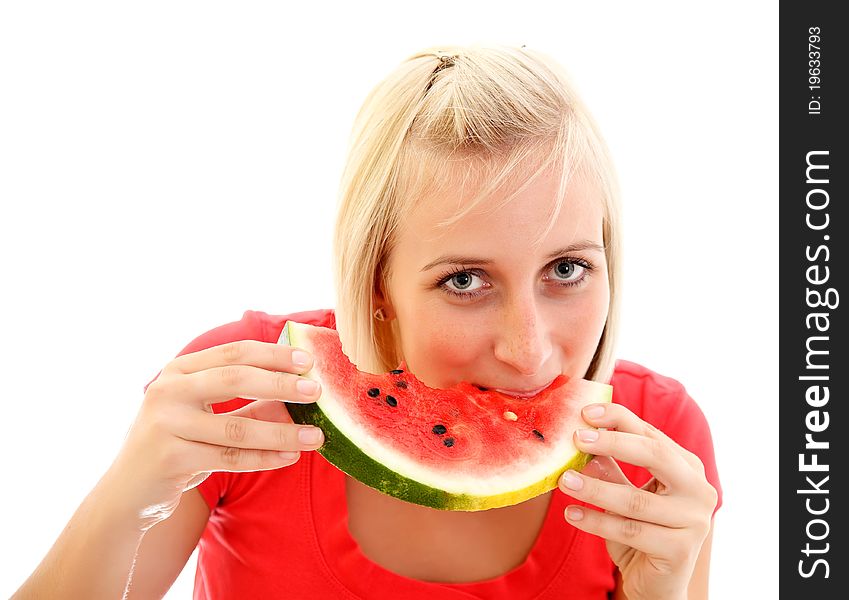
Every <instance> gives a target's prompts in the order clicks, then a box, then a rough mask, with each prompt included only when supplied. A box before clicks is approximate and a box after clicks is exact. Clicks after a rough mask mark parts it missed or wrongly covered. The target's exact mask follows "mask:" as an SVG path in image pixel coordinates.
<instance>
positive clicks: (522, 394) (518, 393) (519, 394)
mask: <svg viewBox="0 0 849 600" xmlns="http://www.w3.org/2000/svg"><path fill="white" fill-rule="evenodd" d="M553 381H554V380H553V379H552V380H551V381H549V382H548V383H546V384H545V385H543V386H541V387H538V388H534V389H531V390H507V389H503V388H487V387H484V386H481V385H478V386H477V387H478V389H481V390H483V391H486V390H492V391H493V392H499V393H501V394H505V395H507V396H513V397H514V398H530V397H531V396H536V395H537V394H539V393H540V392H542V391H543V390H545V389H546V388H547V387H548V386H550V385H551V384H552V382H553Z"/></svg>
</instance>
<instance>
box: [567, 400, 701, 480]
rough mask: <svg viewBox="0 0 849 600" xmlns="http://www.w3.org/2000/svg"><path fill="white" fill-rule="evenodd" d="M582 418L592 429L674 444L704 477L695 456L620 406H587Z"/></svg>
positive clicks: (699, 460) (699, 462) (697, 458)
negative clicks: (609, 430) (612, 431)
mask: <svg viewBox="0 0 849 600" xmlns="http://www.w3.org/2000/svg"><path fill="white" fill-rule="evenodd" d="M590 414H593V416H590ZM582 416H583V417H584V420H585V421H587V423H589V424H590V425H593V426H594V427H607V428H611V427H612V428H615V429H616V430H618V431H625V432H628V433H635V434H638V435H644V436H646V437H650V438H652V439H661V440H667V441H669V442H670V443H672V444H674V446H675V447H676V448H677V449H678V452H680V453H681V455H682V456H683V457H684V460H685V461H686V462H687V464H689V465H690V467H692V468H693V469H694V470H696V471H697V472H699V473H701V474H702V475H704V472H705V467H704V463H702V460H701V459H700V458H699V457H698V456H697V455H696V454H694V453H692V452H691V451H689V450H687V449H686V448H684V447H682V446H681V445H679V444H678V443H677V442H675V441H674V440H673V439H672V438H670V437H669V436H668V435H666V434H665V433H663V432H662V431H661V430H660V429H658V428H657V427H655V426H654V425H652V424H651V423H648V422H646V421H643V420H642V419H640V418H639V417H638V416H637V415H635V414H634V413H633V412H632V411H630V410H628V409H627V408H626V407H624V406H622V405H621V404H592V405H588V406H586V407H585V408H584V409H583V412H582Z"/></svg>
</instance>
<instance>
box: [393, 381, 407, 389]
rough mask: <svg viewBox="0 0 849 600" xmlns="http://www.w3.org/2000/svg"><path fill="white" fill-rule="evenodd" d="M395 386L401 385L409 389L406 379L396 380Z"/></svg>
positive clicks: (402, 387) (400, 386)
mask: <svg viewBox="0 0 849 600" xmlns="http://www.w3.org/2000/svg"><path fill="white" fill-rule="evenodd" d="M395 387H399V388H401V389H402V390H406V389H407V382H406V381H396V382H395Z"/></svg>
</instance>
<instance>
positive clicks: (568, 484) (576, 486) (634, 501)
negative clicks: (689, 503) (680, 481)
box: [559, 469, 689, 528]
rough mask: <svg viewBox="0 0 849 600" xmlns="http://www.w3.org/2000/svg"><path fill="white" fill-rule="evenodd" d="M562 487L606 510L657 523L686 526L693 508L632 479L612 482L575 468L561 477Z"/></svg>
mask: <svg viewBox="0 0 849 600" xmlns="http://www.w3.org/2000/svg"><path fill="white" fill-rule="evenodd" d="M559 485H560V489H561V490H562V491H563V492H565V493H566V494H569V495H570V496H572V497H573V498H576V499H578V500H583V501H584V502H589V503H590V504H593V505H594V506H598V507H599V508H602V509H604V510H608V511H610V512H613V513H616V514H618V515H621V516H623V517H628V518H629V519H637V520H640V521H645V522H648V523H656V524H658V525H663V526H665V527H675V528H678V527H686V526H687V525H689V521H688V520H687V519H686V518H685V517H689V511H684V510H680V509H681V508H682V507H681V506H680V505H681V502H680V501H679V500H678V497H673V496H659V495H656V494H653V493H651V492H649V491H646V490H643V489H640V488H636V487H634V486H633V485H631V484H630V483H626V484H622V483H611V482H609V481H601V480H599V479H594V478H592V477H587V476H586V475H583V474H581V473H577V472H576V471H573V470H571V469H570V470H568V471H566V472H565V473H564V474H563V476H562V477H561V478H560V482H559Z"/></svg>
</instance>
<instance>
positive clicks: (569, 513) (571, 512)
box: [566, 506, 584, 521]
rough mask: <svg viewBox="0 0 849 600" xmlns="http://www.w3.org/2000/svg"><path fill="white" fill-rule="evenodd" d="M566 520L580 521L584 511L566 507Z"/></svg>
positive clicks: (575, 507) (574, 507)
mask: <svg viewBox="0 0 849 600" xmlns="http://www.w3.org/2000/svg"><path fill="white" fill-rule="evenodd" d="M566 518H567V519H569V520H570V521H580V520H581V519H583V518H584V509H582V508H578V507H577V506H568V507H566Z"/></svg>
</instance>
